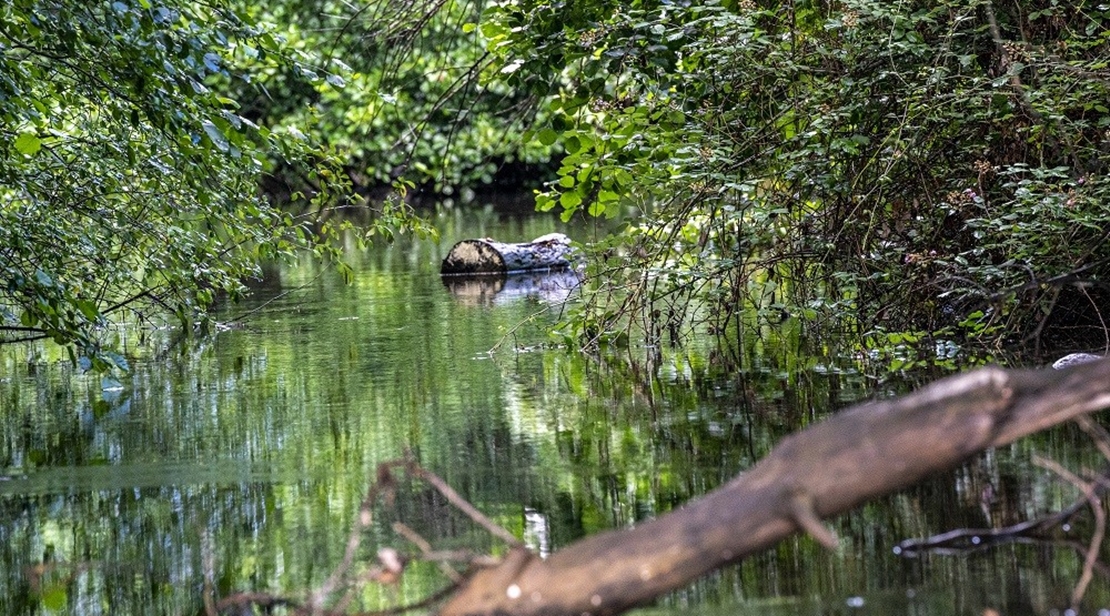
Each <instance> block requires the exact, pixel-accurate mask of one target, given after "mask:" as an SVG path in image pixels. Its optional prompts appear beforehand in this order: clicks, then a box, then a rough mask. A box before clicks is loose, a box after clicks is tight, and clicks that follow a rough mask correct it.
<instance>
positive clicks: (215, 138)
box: [201, 120, 231, 152]
mask: <svg viewBox="0 0 1110 616" xmlns="http://www.w3.org/2000/svg"><path fill="white" fill-rule="evenodd" d="M201 126H203V127H204V133H205V134H206V135H208V138H209V139H210V140H211V141H212V145H214V146H216V148H218V149H219V150H220V151H221V152H226V151H228V149H229V148H230V147H231V146H230V144H228V142H227V137H225V136H224V134H223V131H221V130H220V129H219V128H218V127H217V126H216V125H215V124H213V123H212V121H211V120H205V121H204V122H202V123H201Z"/></svg>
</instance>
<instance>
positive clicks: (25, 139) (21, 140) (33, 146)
mask: <svg viewBox="0 0 1110 616" xmlns="http://www.w3.org/2000/svg"><path fill="white" fill-rule="evenodd" d="M14 145H15V149H16V150H18V151H19V153H20V154H24V155H26V156H34V155H35V154H37V153H38V151H39V150H40V149H42V140H41V139H39V138H38V137H37V136H35V135H33V134H31V133H21V134H20V135H19V136H18V137H16V138H15V144H14Z"/></svg>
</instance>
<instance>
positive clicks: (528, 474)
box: [0, 209, 1110, 616]
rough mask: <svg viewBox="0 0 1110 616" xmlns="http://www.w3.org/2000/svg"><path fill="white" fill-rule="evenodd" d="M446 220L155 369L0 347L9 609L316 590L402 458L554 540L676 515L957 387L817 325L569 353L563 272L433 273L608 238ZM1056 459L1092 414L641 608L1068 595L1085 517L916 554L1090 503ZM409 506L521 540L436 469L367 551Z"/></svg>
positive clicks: (422, 521) (764, 609) (4, 609)
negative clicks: (820, 336) (1064, 532)
mask: <svg viewBox="0 0 1110 616" xmlns="http://www.w3.org/2000/svg"><path fill="white" fill-rule="evenodd" d="M437 224H438V226H439V227H440V229H441V230H442V233H443V238H442V240H441V242H440V243H439V244H438V245H437V244H434V243H432V242H426V241H419V240H414V239H410V238H401V240H400V241H398V242H396V243H395V244H393V245H391V246H382V247H375V248H372V249H370V250H368V251H362V252H359V251H352V252H351V253H350V260H351V262H352V263H353V265H354V266H355V269H356V274H355V276H354V280H353V282H352V283H351V284H349V285H345V284H344V283H343V282H342V281H340V280H339V278H338V276H337V275H336V274H335V273H334V272H332V271H329V270H326V269H322V268H321V267H320V266H319V265H317V264H314V263H312V262H308V261H306V262H304V263H298V264H289V265H283V266H280V267H277V266H275V267H273V268H271V269H270V270H269V271H268V275H267V280H266V281H265V283H264V284H260V285H259V286H258V287H257V289H256V290H255V292H254V294H253V296H252V297H251V298H250V300H249V301H247V302H243V303H239V304H236V305H232V306H228V307H226V308H225V309H223V311H222V312H221V314H220V315H219V318H220V319H221V320H223V321H225V322H234V323H235V324H236V325H237V326H236V327H233V328H228V329H225V330H222V331H219V332H218V333H215V334H212V335H209V336H205V337H201V338H188V339H185V338H179V337H177V335H176V334H175V333H174V332H173V331H172V330H166V331H146V332H140V331H138V330H134V331H124V332H123V333H122V335H123V336H124V338H123V340H124V344H125V346H126V347H127V349H128V356H129V359H130V360H131V367H132V370H131V372H130V373H129V374H128V375H126V376H124V377H123V378H122V379H121V380H120V381H119V382H118V383H117V382H114V381H111V380H102V379H101V378H99V377H92V376H89V375H82V374H79V373H78V372H77V371H76V370H75V369H73V368H71V367H70V366H69V365H68V364H67V363H66V362H64V361H62V360H61V357H62V355H61V354H60V353H59V352H58V351H57V349H52V348H49V347H48V346H45V345H41V346H35V345H28V346H22V347H11V346H9V347H0V614H6V615H7V614H11V615H21V614H82V615H84V614H90V615H92V614H182V615H193V614H203V613H204V611H205V597H219V596H224V595H227V594H229V593H232V592H237V591H258V592H272V593H275V594H281V595H284V596H289V597H292V598H296V599H300V598H303V597H305V596H306V594H307V593H308V592H310V591H311V589H312V588H314V587H317V586H318V585H319V584H320V583H321V582H322V581H323V580H324V579H325V578H326V577H327V576H328V574H329V573H330V572H331V571H332V569H333V568H334V567H335V566H336V564H337V563H338V562H339V561H340V560H341V558H342V555H343V549H344V546H345V543H346V540H347V535H348V532H349V529H350V528H351V524H352V521H353V520H354V517H355V515H356V512H357V510H358V506H359V502H360V501H361V499H362V498H363V496H364V494H365V491H366V488H367V485H368V482H369V481H370V479H371V478H372V477H373V475H374V471H375V468H376V467H377V465H378V464H379V463H381V462H384V461H387V460H391V459H394V458H398V457H400V456H402V455H404V454H405V453H406V452H410V453H411V455H413V456H414V457H415V458H417V459H418V460H419V461H420V463H421V464H423V465H424V466H425V467H426V468H428V469H430V470H432V471H433V472H436V473H438V474H439V475H441V476H442V477H443V478H444V479H445V480H446V481H447V482H448V483H450V484H451V485H452V486H454V487H455V488H456V489H457V490H459V492H460V493H461V494H462V495H463V496H465V497H466V498H467V499H469V500H470V501H471V502H472V503H474V504H475V505H477V506H478V507H479V508H480V509H481V510H483V511H484V512H485V513H487V514H488V515H489V516H491V517H492V518H493V519H494V520H495V521H497V522H499V523H500V524H502V525H503V526H505V527H506V528H508V529H510V530H511V531H512V532H514V533H517V534H518V535H519V536H522V537H523V538H524V539H525V540H526V542H528V543H529V545H531V546H532V547H533V548H534V549H536V550H537V551H539V552H540V553H541V554H542V553H547V552H550V551H552V550H556V549H558V548H559V547H560V546H564V545H566V544H567V543H569V542H571V541H573V540H575V539H576V538H579V537H582V536H584V535H587V534H589V533H592V532H596V531H598V530H601V529H606V528H612V527H621V526H627V525H630V524H634V523H635V522H636V521H637V520H641V519H644V518H647V517H650V516H654V515H657V514H660V513H662V512H665V511H667V510H670V509H673V508H675V507H677V506H680V505H681V504H682V503H683V502H684V501H686V500H688V499H690V498H693V497H695V496H697V495H699V494H702V493H704V492H706V491H708V490H711V489H712V488H714V487H715V486H717V485H719V484H720V483H722V482H723V481H725V480H726V479H727V478H729V477H731V476H732V475H734V474H736V473H738V472H742V471H743V470H744V469H745V468H747V467H749V466H751V465H752V464H753V463H754V462H755V461H756V460H758V459H759V458H760V457H761V456H763V455H765V454H766V453H767V452H768V451H769V450H770V449H771V447H772V446H773V445H774V443H775V442H776V441H778V440H779V439H781V438H782V437H783V436H784V435H785V434H788V433H789V432H791V431H792V430H795V429H797V428H799V427H803V426H805V425H807V424H808V423H811V422H813V421H816V420H819V419H821V418H822V417H825V416H827V415H829V414H831V413H834V412H836V411H837V410H839V409H841V408H844V407H845V406H847V405H848V404H850V403H852V402H853V401H857V400H861V399H867V398H872V397H876V396H889V395H894V394H896V393H899V392H902V391H907V390H908V389H910V388H912V387H913V386H916V385H918V384H920V383H921V382H923V381H925V380H928V379H930V378H935V377H936V376H938V373H937V372H936V371H931V372H929V371H926V372H924V373H923V372H918V373H913V374H905V373H890V372H889V371H886V370H884V368H883V367H881V366H876V365H874V364H873V362H872V363H866V362H863V361H861V360H860V359H859V357H860V354H859V353H854V352H844V353H838V352H833V351H830V350H829V347H828V346H827V345H824V346H819V345H809V346H807V344H806V343H805V340H804V333H803V334H802V335H801V336H800V340H801V342H799V335H797V331H795V335H794V336H793V337H792V338H790V337H786V336H779V337H777V338H776V336H775V335H771V334H768V337H767V340H763V341H760V342H759V343H758V344H756V345H754V346H752V347H751V353H750V354H747V355H745V357H744V358H743V362H742V366H743V369H739V370H724V371H722V370H718V369H715V368H714V364H715V360H714V356H713V351H712V349H702V348H700V347H697V346H696V345H695V346H694V347H692V348H688V349H684V350H667V351H666V352H664V353H662V354H660V355H659V356H657V357H651V354H644V353H642V352H638V351H637V350H636V349H633V350H632V351H619V352H614V353H612V354H608V355H603V356H600V357H597V356H586V355H582V354H575V353H568V352H567V351H565V350H562V349H560V348H557V347H556V346H555V345H552V344H550V343H551V341H552V338H551V337H550V336H549V330H550V329H551V327H552V326H553V324H554V323H555V321H556V320H557V318H558V316H559V312H560V308H559V304H558V303H557V302H555V301H554V300H556V299H558V298H557V297H556V296H558V295H559V292H558V291H557V290H556V291H555V292H548V293H546V294H539V295H537V294H528V293H524V292H521V289H520V287H513V286H512V285H509V286H506V287H504V288H501V289H497V288H492V289H491V288H484V289H483V288H476V287H469V288H449V287H448V286H446V285H445V284H444V283H443V282H442V281H441V280H440V278H439V276H438V273H437V272H438V264H439V262H440V260H441V259H442V258H443V256H445V254H446V252H447V250H449V248H450V246H451V245H452V243H453V242H454V241H456V240H459V239H463V238H468V237H485V236H492V237H496V238H498V239H501V240H504V241H523V240H527V239H530V238H532V237H536V236H539V235H542V234H544V233H548V232H551V231H553V230H558V231H564V232H566V233H568V234H570V235H571V236H572V237H574V238H575V239H579V240H584V241H588V240H590V239H591V238H592V237H593V236H594V234H597V233H600V232H601V231H600V230H595V229H590V228H572V229H566V228H563V227H561V226H560V225H558V224H557V223H555V222H553V219H551V218H547V217H542V218H541V217H533V216H523V217H520V216H503V215H498V214H497V213H495V212H494V211H492V210H490V209H487V210H482V211H473V212H466V213H465V214H460V213H458V212H446V213H443V214H440V215H439V216H438V218H437ZM803 332H804V330H803ZM140 338H143V340H142V341H140ZM787 339H791V340H793V341H794V343H793V344H792V345H791V344H785V343H784V342H783V341H784V340H787ZM799 349H801V350H802V351H804V354H803V355H799ZM645 358H646V359H645ZM953 438H958V435H953ZM845 446H848V447H850V446H852V444H851V443H846V444H845ZM1034 454H1040V455H1043V456H1047V457H1051V458H1054V459H1056V460H1058V461H1060V462H1061V463H1063V464H1065V465H1067V466H1069V467H1070V468H1072V469H1080V468H1082V467H1088V468H1092V467H1095V466H1097V465H1098V464H1099V461H1098V458H1097V453H1095V452H1094V450H1093V448H1092V447H1091V446H1090V445H1088V444H1087V443H1086V441H1085V439H1084V438H1083V437H1082V436H1081V434H1080V433H1079V432H1078V430H1076V429H1072V428H1067V427H1064V428H1061V429H1058V430H1055V431H1052V432H1049V433H1046V434H1042V435H1039V436H1037V437H1035V438H1031V439H1026V440H1024V441H1021V442H1019V443H1017V444H1015V445H1013V446H1011V447H1008V448H1005V449H1003V450H998V451H994V452H991V453H989V454H987V455H984V456H981V457H979V458H976V459H974V460H972V461H971V462H969V463H968V464H967V465H966V466H965V467H963V468H962V469H959V470H958V471H955V472H953V473H950V474H948V475H945V476H942V477H937V478H935V479H934V480H931V481H929V482H926V483H925V484H923V485H921V486H918V487H915V488H914V489H911V490H908V491H906V492H904V493H901V494H897V495H894V496H891V497H889V498H885V499H882V500H879V501H876V502H875V503H873V504H870V505H868V506H866V507H864V508H862V509H861V510H859V511H857V512H855V513H853V514H851V515H847V516H844V517H842V518H839V519H837V520H834V521H833V522H832V527H833V529H834V530H835V531H836V532H837V534H838V535H839V536H840V539H841V544H840V547H839V548H838V549H837V550H835V551H833V552H829V551H825V550H823V549H821V548H819V547H818V546H816V545H815V544H814V543H813V542H812V541H810V540H809V539H806V538H798V539H795V540H791V541H787V542H784V543H782V544H780V545H779V546H778V547H776V548H775V549H773V550H770V551H768V552H767V553H765V554H762V555H759V556H758V557H755V558H752V559H750V560H748V561H746V562H745V563H743V564H741V565H739V566H737V567H735V568H732V569H729V570H726V571H721V572H718V573H717V574H715V575H714V576H712V577H711V578H709V579H705V580H702V581H699V582H698V583H696V584H694V585H693V586H691V587H690V588H688V589H685V590H683V591H681V592H678V593H675V594H674V595H672V596H669V597H666V598H664V599H662V600H660V601H659V602H658V604H657V605H654V606H650V607H646V608H644V609H643V610H641V611H640V612H639V613H640V614H660V615H663V614H667V615H671V614H687V613H689V612H690V611H691V610H695V611H696V612H697V613H705V614H768V613H770V614H915V615H938V616H940V615H950V614H980V613H983V610H984V609H986V608H995V609H998V610H999V611H1000V612H1001V613H1002V614H1050V613H1055V611H1056V610H1058V609H1060V608H1063V607H1065V606H1066V604H1067V599H1068V596H1069V594H1070V592H1071V589H1072V586H1073V585H1074V584H1075V582H1076V581H1077V579H1078V578H1079V574H1080V568H1081V557H1080V556H1078V555H1077V552H1076V550H1075V546H1074V545H1072V544H1069V543H1068V542H1067V541H1066V540H1071V541H1082V540H1084V537H1085V536H1086V535H1085V534H1083V533H1082V532H1081V531H1082V529H1083V528H1084V526H1083V524H1082V522H1080V523H1078V524H1077V529H1079V530H1080V532H1078V533H1077V534H1076V535H1075V536H1074V537H1064V538H1061V539H1060V540H1059V541H1057V542H1055V543H1039V544H1032V543H1030V544H1009V545H1004V546H1001V547H995V548H992V549H989V550H981V551H975V552H967V553H962V554H928V555H924V556H918V557H914V558H906V557H903V556H898V555H896V554H895V553H894V551H893V549H892V548H893V546H894V545H896V544H897V543H898V542H899V541H901V540H903V539H906V538H909V537H922V536H927V535H931V534H935V533H939V532H943V531H946V530H950V529H953V528H959V527H982V526H985V525H990V524H995V525H998V524H1006V523H1012V522H1016V521H1020V520H1023V519H1027V518H1029V517H1033V516H1036V515H1039V514H1042V513H1046V512H1049V511H1052V510H1055V509H1059V508H1061V507H1062V506H1064V505H1066V504H1067V503H1069V502H1070V501H1071V499H1072V498H1074V497H1075V493H1074V492H1073V491H1072V490H1071V489H1069V488H1067V487H1065V486H1063V485H1061V484H1060V483H1059V482H1057V481H1054V480H1053V478H1052V477H1051V476H1049V474H1048V473H1047V472H1045V471H1043V470H1040V469H1038V468H1036V467H1034V466H1033V464H1032V457H1033V455H1034ZM988 495H989V496H988ZM396 520H403V521H404V522H405V523H406V524H408V525H409V526H410V527H412V528H413V529H415V530H416V531H417V532H419V533H421V534H422V535H423V536H424V537H426V538H428V539H429V540H431V541H433V542H434V543H435V545H436V547H437V548H439V549H467V550H472V551H476V552H494V553H497V552H498V551H499V550H501V549H502V546H501V545H500V544H498V542H497V541H496V540H494V539H491V538H490V537H489V536H488V535H487V534H485V533H484V532H482V531H480V530H479V529H477V528H476V527H475V526H474V525H473V524H471V523H470V522H469V521H468V520H467V519H465V518H464V517H463V516H461V515H459V514H458V513H457V512H455V511H454V510H453V509H452V508H451V507H450V506H449V505H448V504H447V503H446V502H445V501H444V499H443V498H442V497H440V496H439V495H438V494H437V493H435V492H434V491H432V490H430V489H428V488H427V486H424V485H421V484H419V483H417V482H412V483H408V482H403V483H402V485H401V487H400V489H399V491H398V494H397V501H396V503H395V505H394V506H393V508H392V509H389V510H382V511H379V512H378V516H377V518H376V520H375V524H374V526H373V527H372V529H371V531H370V532H368V533H367V534H366V535H365V536H364V541H363V544H362V545H363V547H362V552H361V556H362V557H363V558H364V559H367V560H369V559H371V558H372V557H373V555H374V554H375V553H376V552H377V550H378V549H379V548H380V547H382V546H395V547H397V548H398V549H401V550H402V551H405V552H415V548H413V547H412V546H411V544H408V543H406V542H405V541H404V540H403V539H401V538H400V537H398V536H397V535H396V534H395V533H394V531H393V530H392V527H391V524H392V522H393V521H396ZM444 583H445V581H444V578H442V576H440V575H439V574H438V573H437V572H436V571H435V569H434V568H432V567H426V566H415V567H413V569H412V570H411V571H410V572H409V573H407V574H406V576H405V577H404V579H403V581H402V582H401V583H400V584H399V585H397V586H395V587H388V588H384V589H378V588H376V587H370V588H368V589H367V590H365V592H363V593H361V594H360V595H359V597H358V600H357V602H356V604H355V608H356V609H364V610H374V609H382V608H388V607H391V606H396V605H399V604H405V603H411V602H414V601H417V600H419V599H421V598H423V597H424V596H426V595H428V594H430V593H432V592H434V591H435V590H437V589H439V588H440V587H442V585H443V584H444ZM1107 604H1110V582H1108V581H1107V578H1106V575H1105V572H1102V573H1096V578H1095V581H1094V583H1093V584H1092V587H1091V590H1090V591H1089V593H1088V602H1087V605H1089V606H1090V607H1092V608H1100V607H1103V606H1105V605H1107Z"/></svg>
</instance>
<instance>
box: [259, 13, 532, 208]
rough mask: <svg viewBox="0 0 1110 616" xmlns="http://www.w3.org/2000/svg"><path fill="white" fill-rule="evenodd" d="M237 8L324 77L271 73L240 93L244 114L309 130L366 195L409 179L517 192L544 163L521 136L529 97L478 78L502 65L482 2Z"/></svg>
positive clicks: (442, 189)
mask: <svg viewBox="0 0 1110 616" xmlns="http://www.w3.org/2000/svg"><path fill="white" fill-rule="evenodd" d="M240 4H242V6H243V10H244V11H245V12H248V13H249V14H250V15H252V16H254V17H255V18H256V19H257V20H259V21H260V22H261V23H266V24H269V26H270V28H271V29H272V30H273V31H275V32H280V33H281V36H282V38H283V39H284V40H285V41H286V44H287V46H288V47H289V49H290V50H293V51H295V52H296V53H298V54H303V55H306V56H309V57H314V58H317V60H316V64H318V65H319V66H320V67H322V69H323V73H322V74H326V75H325V76H324V81H323V83H319V82H318V81H314V80H307V81H306V79H305V78H304V75H303V73H298V72H296V71H291V70H288V69H281V68H275V69H273V70H271V71H269V79H268V82H267V83H268V86H267V90H266V91H265V92H262V91H259V90H251V91H248V92H243V94H242V95H241V96H240V97H238V98H239V99H240V101H241V102H242V103H243V106H244V110H245V113H247V114H249V115H250V116H251V117H255V118H262V119H265V120H267V121H269V122H273V123H278V124H281V123H289V122H291V123H294V124H296V125H297V126H301V127H307V128H306V129H305V130H306V131H309V134H310V135H311V136H313V137H314V138H316V139H318V140H319V141H320V142H321V143H326V144H328V145H330V146H332V147H333V148H335V149H336V151H337V152H339V153H340V155H341V156H342V158H343V167H344V169H345V171H346V173H347V175H348V176H349V178H350V179H351V180H352V181H353V182H354V184H355V185H356V187H358V188H360V189H362V190H363V192H367V193H373V192H374V190H375V189H376V188H379V187H382V186H386V187H388V186H389V185H390V184H391V183H393V182H394V181H397V180H403V181H406V182H409V183H411V184H413V185H417V186H420V187H422V188H427V189H430V190H431V191H432V192H435V193H439V194H454V193H455V192H456V191H458V190H460V189H461V188H466V189H471V188H481V187H483V186H488V185H490V184H493V183H496V182H498V181H499V180H501V179H504V178H506V177H507V179H508V182H509V183H511V184H516V183H519V182H521V181H522V180H524V179H525V178H526V176H527V174H528V173H529V170H530V169H534V168H537V167H542V166H544V165H546V164H547V163H548V161H549V159H550V156H551V152H552V148H551V147H550V144H548V145H544V144H540V143H537V142H527V141H524V140H522V139H521V138H520V134H521V133H522V131H523V129H524V126H525V125H526V124H528V123H530V122H531V120H532V117H533V115H534V111H535V107H534V105H533V104H532V97H531V96H530V95H529V94H528V93H527V92H518V91H516V90H514V89H513V88H510V87H507V86H506V84H504V83H494V82H488V81H487V82H484V83H483V82H480V81H479V79H478V77H479V75H481V74H482V73H483V72H484V71H488V70H490V67H491V66H492V65H493V63H494V61H495V59H496V58H495V57H494V56H493V54H491V53H490V52H489V51H487V50H486V49H485V48H484V47H483V45H482V43H481V41H480V40H479V39H478V37H477V36H476V35H475V34H474V33H473V30H472V29H473V28H474V24H475V22H476V21H478V18H479V15H480V13H481V10H482V8H483V4H484V3H483V2H479V1H475V0H448V1H444V0H406V1H404V2H362V3H350V2H341V1H331V0H326V1H323V2H316V1H313V2H307V1H305V0H280V1H276V2H269V3H265V4H262V3H257V2H250V1H240ZM315 76H316V75H313V77H315ZM290 175H291V176H292V177H287V178H285V179H287V180H289V181H292V182H294V183H296V182H297V180H298V178H296V177H295V174H290Z"/></svg>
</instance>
